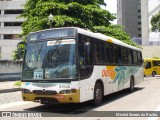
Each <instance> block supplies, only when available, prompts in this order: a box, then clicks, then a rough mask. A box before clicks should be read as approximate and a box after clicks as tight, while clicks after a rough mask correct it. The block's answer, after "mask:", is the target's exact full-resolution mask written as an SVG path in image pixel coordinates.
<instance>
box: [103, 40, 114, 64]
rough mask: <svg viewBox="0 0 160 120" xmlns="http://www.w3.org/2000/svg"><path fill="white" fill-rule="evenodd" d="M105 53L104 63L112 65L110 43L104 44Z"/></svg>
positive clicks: (112, 57) (112, 58)
mask: <svg viewBox="0 0 160 120" xmlns="http://www.w3.org/2000/svg"><path fill="white" fill-rule="evenodd" d="M105 51H106V63H107V64H113V63H114V56H113V45H112V44H110V43H108V44H106V45H105Z"/></svg>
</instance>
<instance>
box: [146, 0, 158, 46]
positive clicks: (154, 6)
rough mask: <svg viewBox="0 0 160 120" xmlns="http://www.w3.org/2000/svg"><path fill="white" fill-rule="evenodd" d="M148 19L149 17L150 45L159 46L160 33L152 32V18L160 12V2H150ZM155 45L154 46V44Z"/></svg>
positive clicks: (151, 0)
mask: <svg viewBox="0 0 160 120" xmlns="http://www.w3.org/2000/svg"><path fill="white" fill-rule="evenodd" d="M148 5H149V6H148V13H149V14H148V17H149V42H150V45H159V43H160V32H152V31H151V24H150V21H151V18H152V16H153V15H155V14H156V13H158V11H160V0H148ZM153 43H154V44H153Z"/></svg>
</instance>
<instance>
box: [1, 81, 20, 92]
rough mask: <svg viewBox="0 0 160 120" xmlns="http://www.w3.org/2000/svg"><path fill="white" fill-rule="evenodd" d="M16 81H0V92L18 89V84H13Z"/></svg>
mask: <svg viewBox="0 0 160 120" xmlns="http://www.w3.org/2000/svg"><path fill="white" fill-rule="evenodd" d="M15 82H16V81H3V82H0V93H7V92H15V91H20V90H21V88H20V86H15V85H14V84H15Z"/></svg>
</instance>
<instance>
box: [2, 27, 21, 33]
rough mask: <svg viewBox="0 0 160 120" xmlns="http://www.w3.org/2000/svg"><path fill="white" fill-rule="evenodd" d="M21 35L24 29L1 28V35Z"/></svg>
mask: <svg viewBox="0 0 160 120" xmlns="http://www.w3.org/2000/svg"><path fill="white" fill-rule="evenodd" d="M21 33H22V29H21V27H20V26H17V27H1V28H0V34H21Z"/></svg>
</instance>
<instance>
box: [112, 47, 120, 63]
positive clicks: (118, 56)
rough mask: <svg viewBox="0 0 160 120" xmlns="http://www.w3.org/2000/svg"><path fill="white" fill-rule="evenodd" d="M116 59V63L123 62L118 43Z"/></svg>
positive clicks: (115, 49) (115, 48)
mask: <svg viewBox="0 0 160 120" xmlns="http://www.w3.org/2000/svg"><path fill="white" fill-rule="evenodd" d="M114 59H115V63H116V64H121V63H122V57H121V49H120V46H118V45H114Z"/></svg>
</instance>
